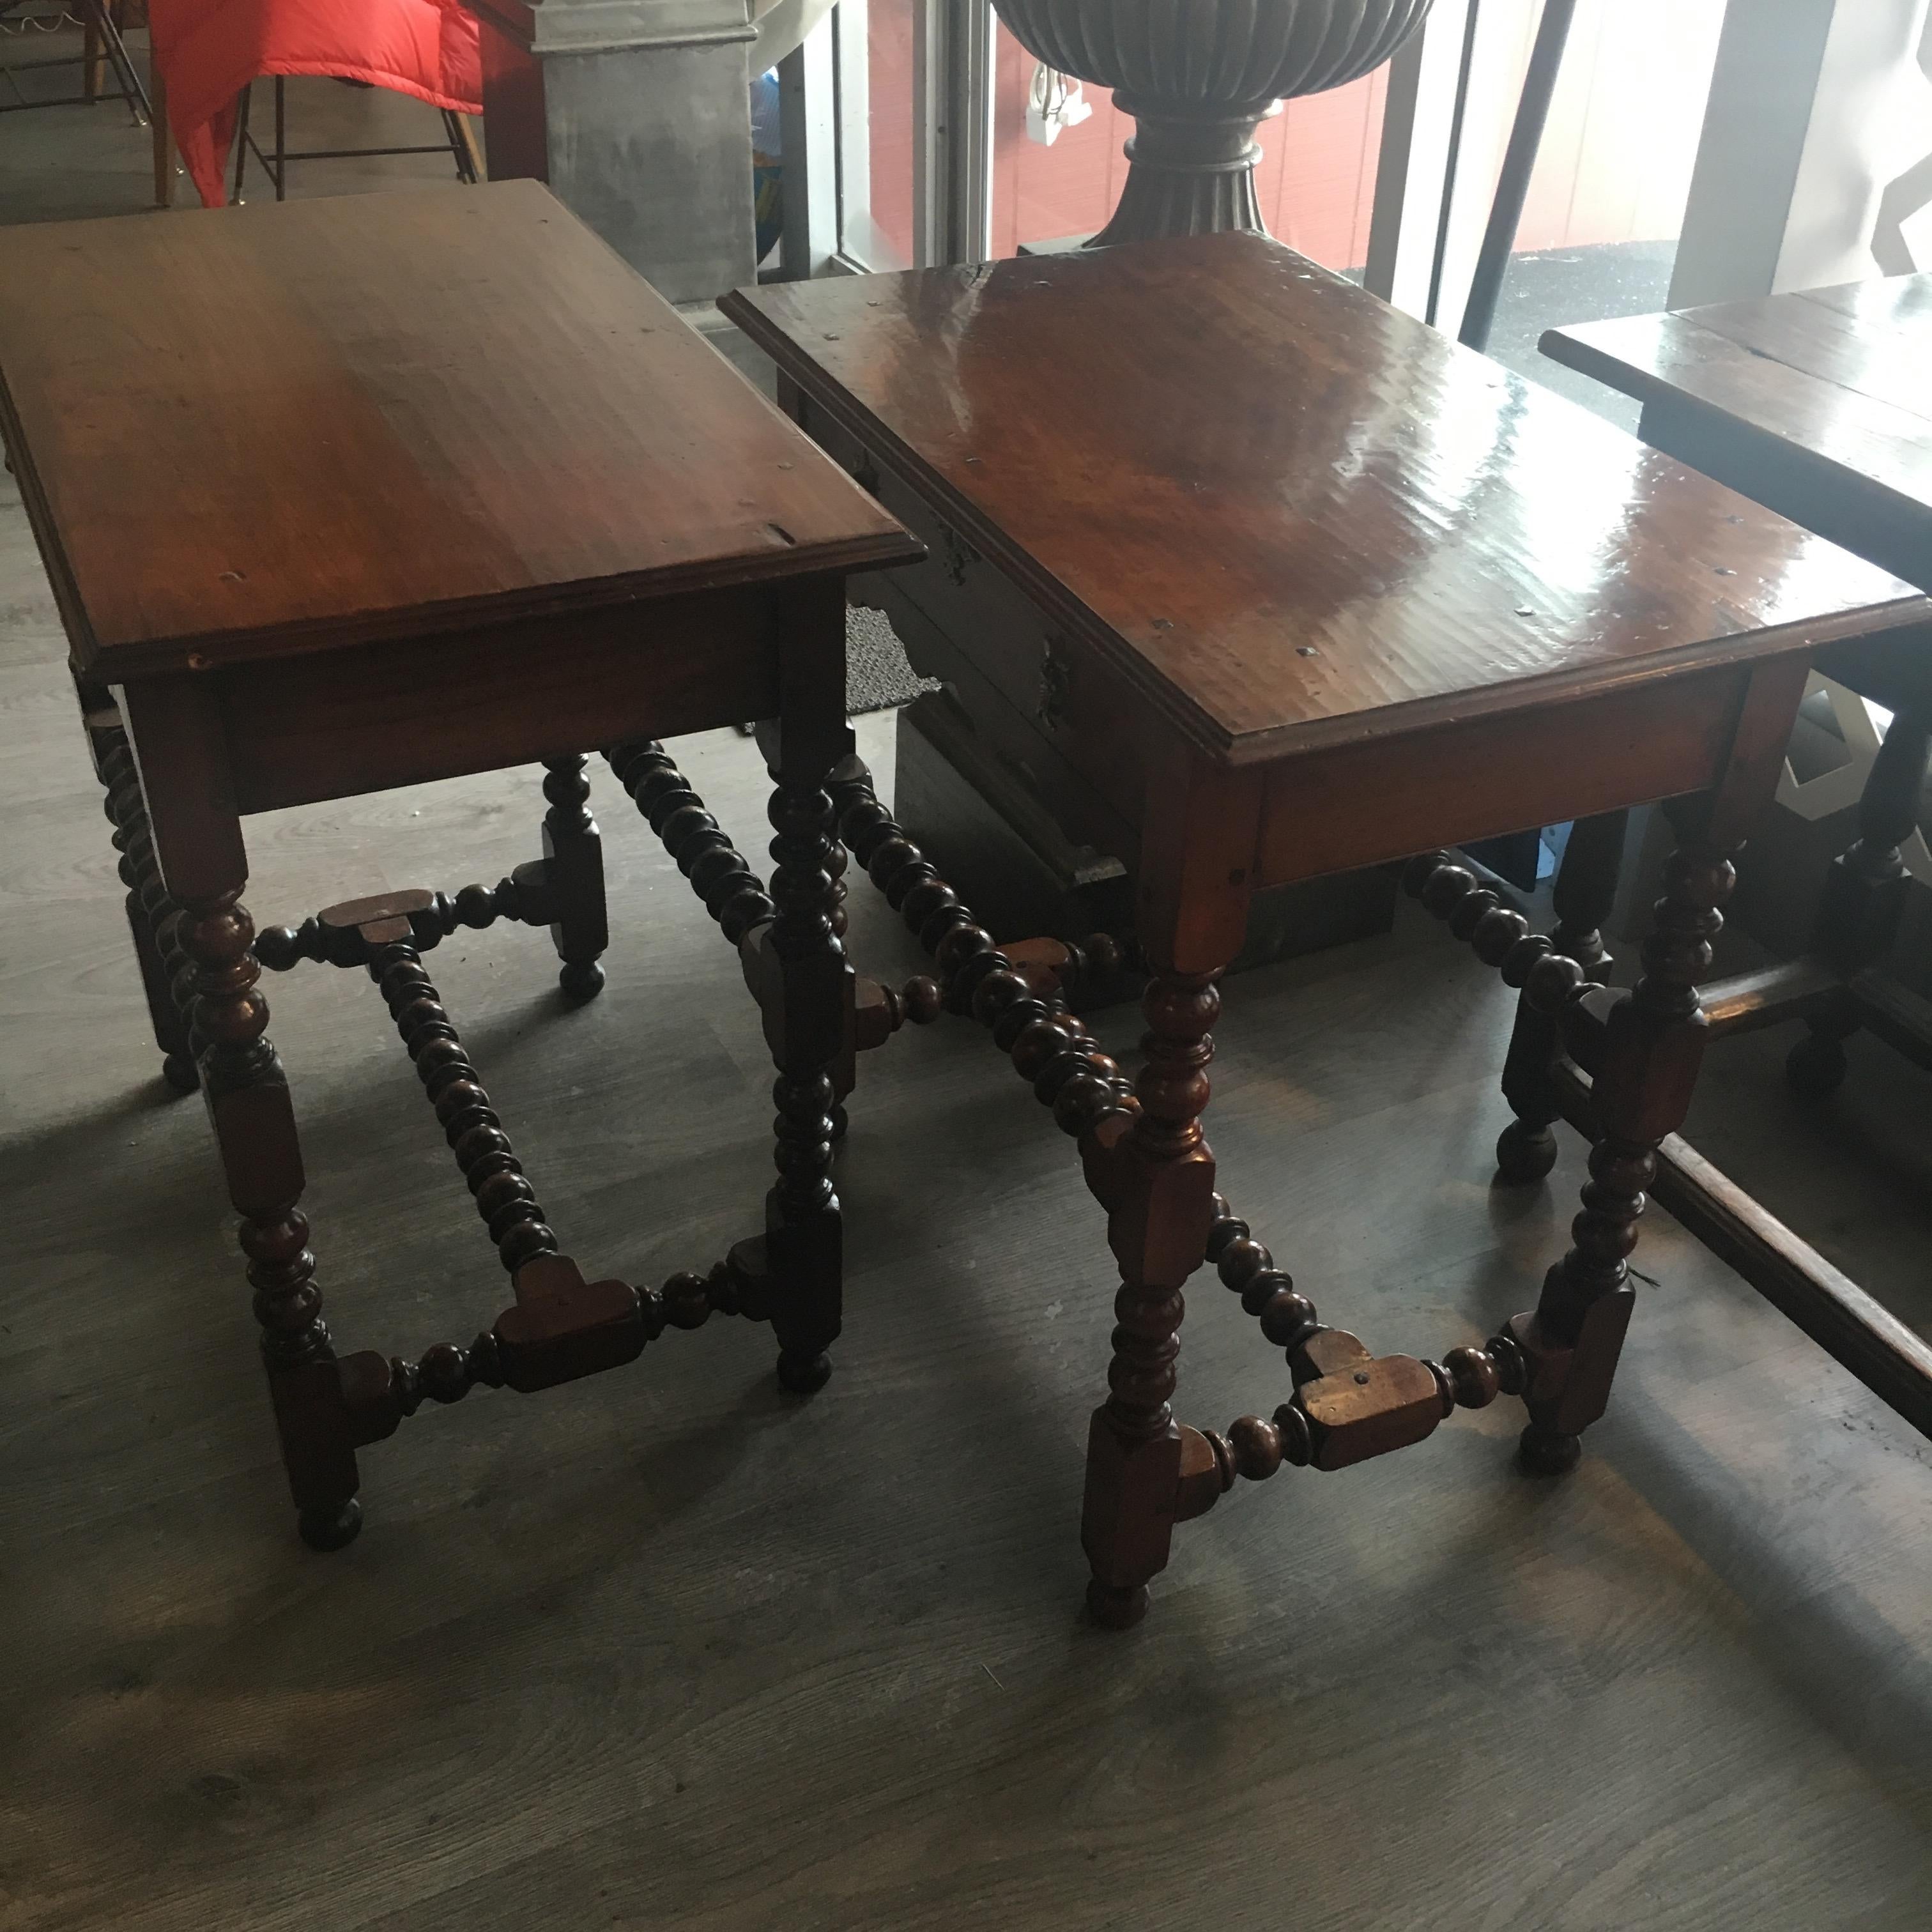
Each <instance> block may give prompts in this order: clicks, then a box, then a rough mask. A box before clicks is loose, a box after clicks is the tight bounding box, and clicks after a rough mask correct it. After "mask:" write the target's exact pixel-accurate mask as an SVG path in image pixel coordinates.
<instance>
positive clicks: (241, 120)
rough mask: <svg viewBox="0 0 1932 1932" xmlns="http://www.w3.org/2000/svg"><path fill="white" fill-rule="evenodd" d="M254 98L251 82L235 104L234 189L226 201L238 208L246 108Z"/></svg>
mask: <svg viewBox="0 0 1932 1932" xmlns="http://www.w3.org/2000/svg"><path fill="white" fill-rule="evenodd" d="M254 98H255V88H254V83H253V82H252V81H251V83H249V84H248V86H245V88H243V89H242V92H241V95H240V96H239V98H238V99H237V100H236V104H235V189H234V192H233V193H232V194H230V195H229V197H228V199H229V202H230V203H231V204H232V205H234V206H236V207H238V208H239V206H240V205H241V203H242V176H243V175H244V174H245V172H247V170H248V108H249V104H250V103H251V101H253V100H254Z"/></svg>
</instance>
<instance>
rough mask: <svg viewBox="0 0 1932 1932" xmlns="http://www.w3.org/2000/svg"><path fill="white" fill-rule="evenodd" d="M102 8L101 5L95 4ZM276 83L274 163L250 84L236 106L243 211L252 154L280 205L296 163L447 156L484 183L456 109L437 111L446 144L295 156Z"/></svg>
mask: <svg viewBox="0 0 1932 1932" xmlns="http://www.w3.org/2000/svg"><path fill="white" fill-rule="evenodd" d="M96 4H98V0H96ZM274 79H275V157H274V159H273V160H271V159H270V158H269V156H268V155H267V154H264V153H263V151H262V148H261V144H260V142H258V141H257V139H255V136H254V134H253V133H251V132H250V130H249V127H248V109H249V104H250V102H251V101H252V99H253V98H254V91H255V90H254V86H253V84H252V83H251V85H250V86H247V87H245V88H244V89H242V95H241V98H240V100H239V101H238V102H237V104H236V115H235V187H234V190H233V193H231V194H230V195H229V197H228V199H229V202H230V203H231V204H232V205H239V204H240V202H241V200H242V178H243V176H244V175H245V174H246V173H247V172H248V157H249V156H250V155H251V154H253V155H254V157H255V158H256V160H257V161H258V162H260V163H261V168H262V172H263V173H264V174H265V175H267V176H268V178H269V180H270V181H272V182H273V183H274V184H275V199H277V200H278V201H286V200H287V199H288V168H289V163H290V162H291V161H347V160H360V159H362V157H365V156H371V157H373V156H375V155H378V154H449V156H451V157H452V158H453V159H454V160H455V163H456V178H457V179H458V181H461V182H462V183H463V185H464V186H465V187H474V186H475V184H476V183H477V182H478V181H481V179H482V178H483V169H482V164H481V157H480V156H479V155H478V153H477V151H476V143H475V136H473V135H472V133H470V131H469V124H468V122H467V121H466V120H465V118H464V117H463V115H460V114H459V113H457V112H456V111H455V110H454V109H453V108H449V107H443V108H439V109H438V110H437V112H438V113H440V114H441V115H442V116H443V136H444V138H443V139H442V140H440V141H436V142H430V143H428V144H427V145H422V146H417V147H410V148H296V149H294V150H293V151H292V150H291V149H290V147H289V145H288V103H287V83H286V82H285V80H284V77H283V76H282V75H281V74H277V75H275V77H274Z"/></svg>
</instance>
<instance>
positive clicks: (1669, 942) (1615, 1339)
mask: <svg viewBox="0 0 1932 1932" xmlns="http://www.w3.org/2000/svg"><path fill="white" fill-rule="evenodd" d="M1735 880H1736V875H1735V874H1734V873H1733V871H1732V869H1731V865H1730V860H1729V859H1727V857H1726V856H1725V855H1724V852H1723V850H1721V849H1719V848H1718V847H1716V846H1715V845H1712V844H1708V843H1706V841H1704V840H1703V838H1701V837H1692V838H1688V839H1687V840H1686V841H1685V843H1684V844H1682V846H1681V847H1680V848H1679V850H1677V851H1676V852H1675V853H1673V854H1672V855H1671V858H1670V862H1669V864H1668V865H1667V867H1666V868H1665V871H1664V897H1663V898H1661V899H1660V900H1659V901H1658V903H1657V907H1656V913H1655V929H1654V930H1653V931H1652V934H1651V935H1650V937H1649V938H1648V939H1646V941H1644V944H1643V969H1644V970H1643V977H1642V978H1641V979H1640V980H1638V982H1637V986H1636V989H1635V990H1634V992H1631V993H1629V994H1628V995H1625V997H1624V998H1622V1000H1620V1001H1619V1002H1618V1003H1617V1004H1616V1006H1615V1007H1613V1008H1612V1010H1611V1011H1610V1017H1609V1021H1608V1024H1607V1028H1606V1031H1605V1034H1604V1041H1603V1046H1602V1050H1601V1053H1602V1057H1601V1061H1600V1064H1599V1070H1598V1073H1597V1076H1596V1081H1595V1088H1594V1090H1593V1106H1594V1109H1595V1115H1596V1118H1597V1127H1598V1138H1597V1142H1596V1145H1595V1148H1593V1149H1592V1151H1591V1154H1590V1179H1589V1182H1588V1183H1587V1184H1586V1186H1585V1187H1584V1189H1583V1211H1582V1213H1580V1214H1579V1215H1578V1216H1577V1218H1576V1220H1574V1222H1573V1223H1571V1242H1572V1245H1571V1249H1570V1251H1569V1253H1568V1254H1566V1255H1565V1256H1564V1257H1563V1259H1562V1260H1561V1261H1560V1262H1558V1263H1557V1264H1556V1265H1555V1266H1554V1267H1553V1268H1551V1269H1550V1272H1549V1274H1547V1275H1546V1276H1545V1277H1544V1283H1543V1293H1542V1296H1541V1299H1540V1300H1539V1301H1538V1304H1537V1307H1536V1311H1535V1313H1534V1314H1533V1315H1519V1316H1515V1317H1514V1319H1512V1320H1511V1322H1510V1324H1509V1333H1510V1334H1511V1337H1513V1338H1514V1340H1515V1341H1516V1343H1517V1346H1519V1347H1520V1349H1522V1351H1523V1356H1524V1359H1525V1361H1526V1367H1527V1376H1528V1386H1527V1387H1526V1390H1525V1391H1524V1400H1525V1401H1526V1404H1527V1406H1528V1407H1529V1416H1530V1420H1529V1427H1528V1428H1526V1430H1524V1431H1523V1439H1522V1442H1521V1445H1520V1454H1521V1458H1522V1461H1523V1466H1524V1467H1525V1468H1526V1469H1530V1470H1532V1471H1533V1472H1536V1473H1538V1474H1539V1475H1556V1474H1559V1473H1560V1472H1562V1471H1564V1470H1566V1469H1571V1468H1574V1466H1575V1465H1576V1463H1577V1458H1578V1457H1579V1456H1580V1454H1581V1453H1582V1447H1583V1445H1582V1443H1581V1442H1580V1437H1581V1436H1582V1433H1583V1430H1586V1428H1588V1427H1589V1425H1590V1424H1592V1423H1593V1422H1595V1421H1596V1420H1597V1418H1598V1417H1599V1416H1601V1415H1602V1414H1603V1413H1604V1409H1605V1408H1606V1407H1607V1406H1608V1404H1609V1401H1610V1383H1611V1380H1612V1379H1613V1376H1615V1375H1616V1367H1617V1358H1618V1355H1619V1353H1620V1352H1621V1351H1622V1347H1623V1340H1624V1333H1625V1330H1626V1329H1627V1328H1628V1327H1629V1325H1630V1318H1631V1306H1632V1304H1633V1302H1634V1293H1633V1291H1632V1289H1631V1285H1630V1278H1629V1268H1628V1260H1629V1257H1630V1255H1631V1250H1633V1249H1634V1247H1636V1245H1637V1217H1639V1216H1640V1214H1643V1210H1644V1201H1645V1190H1646V1189H1647V1188H1648V1187H1649V1185H1650V1183H1651V1180H1652V1177H1653V1175H1655V1173H1656V1171H1657V1149H1658V1143H1659V1142H1661V1141H1662V1140H1663V1139H1664V1136H1666V1135H1667V1134H1671V1133H1676V1130H1678V1128H1679V1127H1682V1125H1683V1123H1684V1116H1685V1112H1687V1111H1688V1108H1689V1106H1690V1103H1691V1090H1692V1088H1693V1087H1694V1085H1695V1084H1696V1082H1697V1068H1698V1065H1699V1063H1700V1061H1701V1060H1702V1059H1703V1051H1704V1041H1705V1036H1706V1031H1707V1030H1708V1029H1707V1025H1706V1020H1705V1018H1704V1015H1703V1011H1702V1010H1701V1008H1700V1006H1699V1004H1698V998H1697V986H1698V982H1699V981H1700V980H1701V979H1702V978H1703V977H1704V975H1705V974H1706V973H1707V972H1708V971H1709V968H1710V964H1711V947H1712V941H1715V939H1716V938H1717V936H1718V933H1719V932H1721V930H1722V929H1723V927H1724V914H1723V910H1722V908H1723V907H1724V903H1725V901H1727V899H1728V898H1730V894H1731V889H1732V887H1733V884H1734V883H1735Z"/></svg>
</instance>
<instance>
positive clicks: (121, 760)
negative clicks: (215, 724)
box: [83, 709, 198, 1094]
mask: <svg viewBox="0 0 1932 1932" xmlns="http://www.w3.org/2000/svg"><path fill="white" fill-rule="evenodd" d="M83 715H84V717H85V720H86V725H87V730H88V736H89V741H90V742H91V743H92V747H93V750H94V757H95V770H96V771H97V772H98V773H99V775H100V778H101V784H102V785H103V786H104V787H105V788H106V792H107V797H106V799H105V801H104V805H105V809H106V811H107V820H108V823H110V825H112V826H113V828H114V832H113V841H114V847H115V850H117V851H118V853H120V854H121V863H120V868H119V870H120V874H121V883H122V884H123V885H124V886H126V887H127V901H126V904H127V932H128V935H129V937H130V938H131V939H132V941H133V947H134V958H135V962H136V965H138V966H139V968H140V972H141V985H142V990H143V991H144V992H145V994H146V995H147V1000H148V1019H149V1020H150V1021H151V1023H152V1025H153V1026H154V1044H155V1045H156V1046H157V1047H159V1048H160V1050H161V1056H162V1058H161V1073H162V1076H163V1078H164V1079H166V1082H167V1083H168V1085H169V1086H170V1087H172V1088H174V1089H175V1091H176V1092H177V1093H181V1094H189V1093H192V1092H193V1091H194V1088H195V1086H196V1082H197V1078H198V1076H197V1075H196V1070H195V1061H194V1054H193V1049H192V1048H191V1046H190V1043H189V1037H188V1023H187V1015H186V1013H184V1010H183V1009H182V1007H181V1005H180V1004H179V1003H178V1001H177V999H176V998H175V991H174V986H173V983H172V982H173V975H172V972H171V971H170V968H169V951H168V950H167V948H168V947H169V946H170V945H171V944H172V938H173V929H174V921H175V917H176V915H177V914H178V913H179V911H180V910H181V908H180V907H178V906H177V905H176V904H175V902H174V901H173V900H172V898H169V896H168V891H167V888H166V886H164V885H163V883H161V874H160V865H159V864H158V862H157V860H156V859H155V856H154V835H153V832H152V831H151V829H150V828H149V826H148V811H147V807H146V805H145V803H144V802H143V801H142V797H141V775H140V773H139V770H138V769H136V766H135V763H134V753H133V748H132V747H131V746H130V745H129V743H128V742H127V733H126V732H125V731H124V730H122V728H121V721H120V718H119V716H118V713H116V712H114V711H113V710H112V709H108V710H106V711H101V710H98V709H94V710H89V711H87V712H85V713H84V714H83Z"/></svg>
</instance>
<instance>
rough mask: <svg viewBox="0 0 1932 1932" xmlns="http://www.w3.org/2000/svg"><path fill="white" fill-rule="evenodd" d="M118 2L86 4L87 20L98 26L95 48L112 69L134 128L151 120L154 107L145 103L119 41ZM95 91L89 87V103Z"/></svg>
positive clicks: (106, 0) (124, 45)
mask: <svg viewBox="0 0 1932 1932" xmlns="http://www.w3.org/2000/svg"><path fill="white" fill-rule="evenodd" d="M119 12H120V0H90V4H89V12H88V17H89V20H90V21H96V22H98V27H97V28H96V31H97V32H98V35H99V45H100V46H101V48H102V49H104V50H105V52H106V53H107V58H108V61H109V62H110V64H111V65H112V66H113V69H114V78H115V82H116V83H117V84H118V86H119V87H120V89H121V93H122V95H124V97H125V98H126V100H127V112H128V113H129V114H130V115H131V116H132V117H133V122H134V124H135V126H136V127H139V126H140V125H141V124H142V121H151V120H152V119H153V118H154V107H153V105H152V104H151V102H150V101H148V95H147V91H146V89H145V88H143V87H142V85H141V77H140V74H139V71H137V70H136V68H135V65H134V62H133V56H132V55H130V54H129V52H128V51H127V42H126V41H125V40H123V39H122V38H121V23H120V20H119V18H118V15H119ZM96 91H97V89H96V87H95V86H94V85H90V87H89V95H88V98H89V99H90V100H92V98H94V95H95V92H96Z"/></svg>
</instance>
